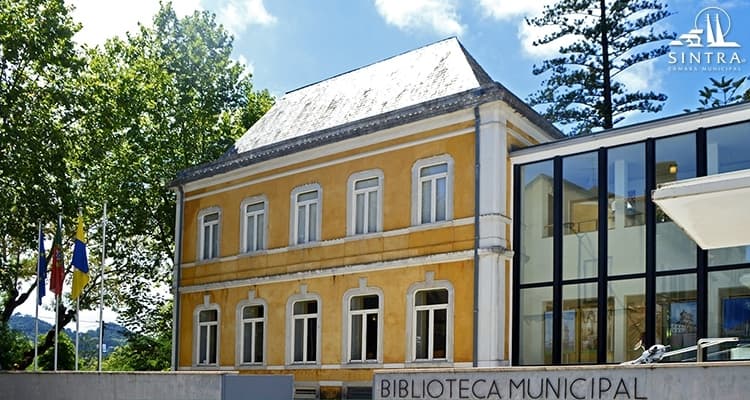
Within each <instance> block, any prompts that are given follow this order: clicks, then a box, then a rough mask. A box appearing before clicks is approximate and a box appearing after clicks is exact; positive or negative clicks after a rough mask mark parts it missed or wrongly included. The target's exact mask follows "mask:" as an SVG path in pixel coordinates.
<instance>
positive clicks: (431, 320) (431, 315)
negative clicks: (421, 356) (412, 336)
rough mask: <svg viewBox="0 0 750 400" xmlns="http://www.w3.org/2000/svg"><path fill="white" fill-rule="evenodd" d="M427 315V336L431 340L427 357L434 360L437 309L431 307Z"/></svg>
mask: <svg viewBox="0 0 750 400" xmlns="http://www.w3.org/2000/svg"><path fill="white" fill-rule="evenodd" d="M427 315H428V318H427V323H428V324H429V325H428V326H427V337H428V340H429V342H428V346H427V359H428V360H432V359H434V358H435V356H434V355H433V349H434V347H435V338H434V336H435V309H433V308H430V310H429V311H428V314H427Z"/></svg>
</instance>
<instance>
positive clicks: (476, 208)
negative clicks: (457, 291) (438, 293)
mask: <svg viewBox="0 0 750 400" xmlns="http://www.w3.org/2000/svg"><path fill="white" fill-rule="evenodd" d="M479 124H480V118H479V106H475V107H474V329H473V331H474V340H473V349H472V351H473V361H472V366H473V367H474V368H476V367H477V366H478V364H479V362H478V357H479V354H478V353H479V346H478V343H477V341H478V340H479V332H478V330H479V171H480V163H479Z"/></svg>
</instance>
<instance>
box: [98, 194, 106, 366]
mask: <svg viewBox="0 0 750 400" xmlns="http://www.w3.org/2000/svg"><path fill="white" fill-rule="evenodd" d="M106 247H107V202H106V201H105V202H104V211H103V213H102V266H101V269H99V372H102V348H103V343H104V260H105V258H106V256H107V251H106Z"/></svg>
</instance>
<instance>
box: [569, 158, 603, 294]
mask: <svg viewBox="0 0 750 400" xmlns="http://www.w3.org/2000/svg"><path fill="white" fill-rule="evenodd" d="M562 168H563V192H562V203H563V209H562V214H563V218H562V220H563V267H562V268H563V279H582V278H592V277H595V276H597V275H598V270H597V259H598V257H599V252H598V244H599V236H598V232H597V230H598V229H599V157H598V154H597V152H591V153H584V154H579V155H576V156H571V157H565V158H564V159H563V165H562Z"/></svg>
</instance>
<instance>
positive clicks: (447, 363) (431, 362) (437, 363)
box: [405, 359, 453, 368]
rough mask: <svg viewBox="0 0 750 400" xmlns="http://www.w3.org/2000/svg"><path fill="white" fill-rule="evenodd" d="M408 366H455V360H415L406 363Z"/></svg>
mask: <svg viewBox="0 0 750 400" xmlns="http://www.w3.org/2000/svg"><path fill="white" fill-rule="evenodd" d="M405 366H406V368H434V367H437V368H445V367H453V361H449V360H447V359H435V360H414V361H407V362H406V363H405Z"/></svg>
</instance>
